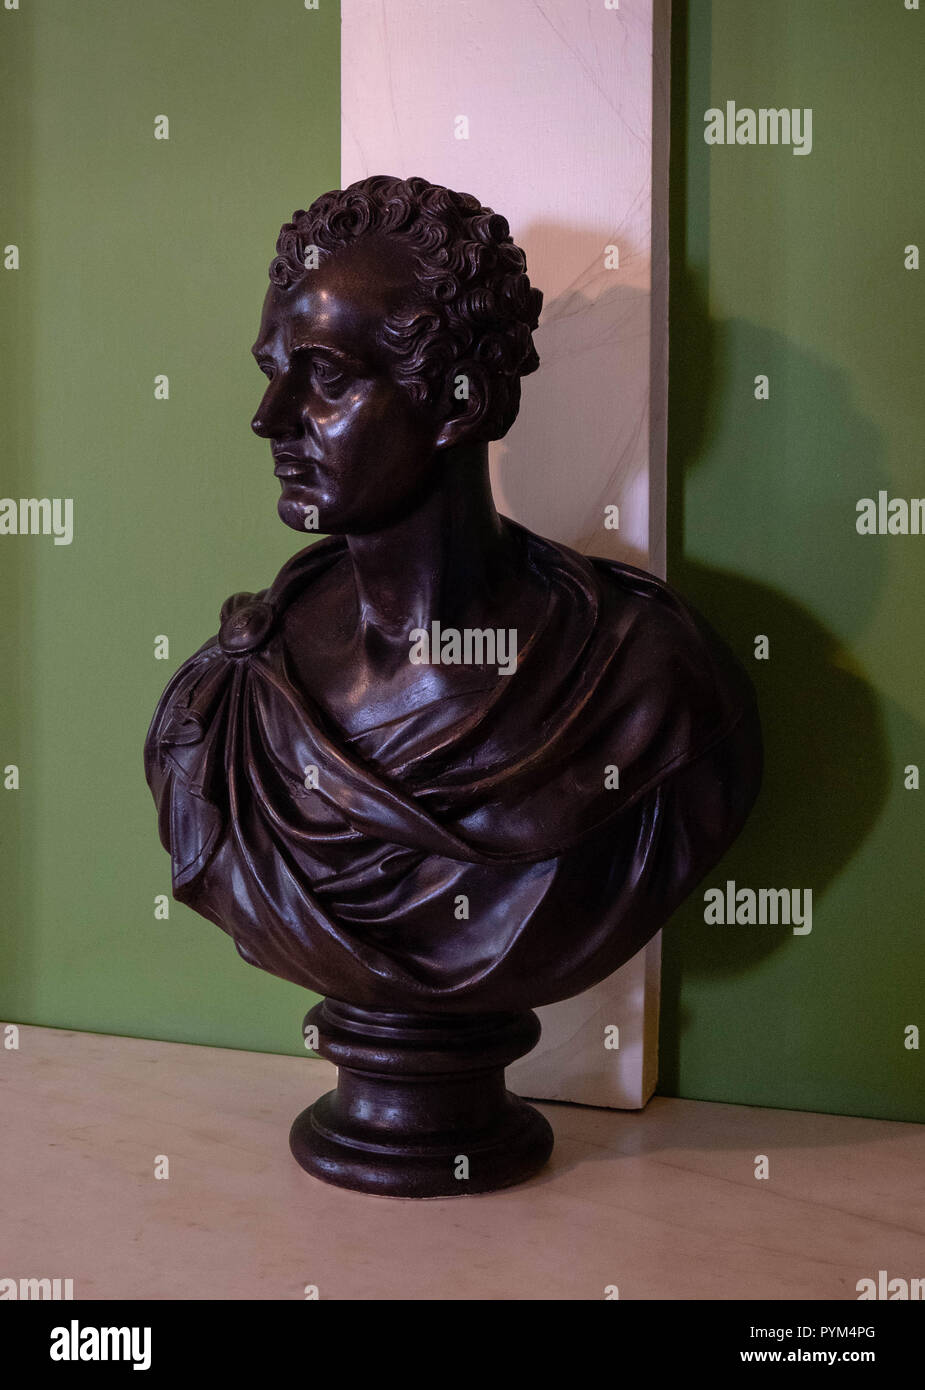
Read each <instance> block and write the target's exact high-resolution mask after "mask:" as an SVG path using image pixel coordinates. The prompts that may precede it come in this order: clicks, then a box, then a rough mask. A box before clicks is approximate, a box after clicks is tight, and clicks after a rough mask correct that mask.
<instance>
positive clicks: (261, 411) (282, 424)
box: [251, 382, 290, 439]
mask: <svg viewBox="0 0 925 1390" xmlns="http://www.w3.org/2000/svg"><path fill="white" fill-rule="evenodd" d="M285 400H286V393H285V392H284V391H282V390H281V389H280V387H279V386H277V384H276V383H275V382H272V383H271V384H270V385H269V386H268V387H267V389H266V391H265V392H264V397H263V400H262V401H261V402H260V404H259V405H258V407H257V412H256V414H255V415H254V418H253V420H251V429H252V430H253V431H254V434H256V435H259V436H260V438H261V439H274V438H276V437H277V436H279V435H286V434H288V433H289V432H290V425H289V424H288V422H287V420H286V419H285V416H286V410H285Z"/></svg>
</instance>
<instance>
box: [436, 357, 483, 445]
mask: <svg viewBox="0 0 925 1390" xmlns="http://www.w3.org/2000/svg"><path fill="white" fill-rule="evenodd" d="M488 393H489V386H488V378H487V377H486V374H485V371H484V369H483V368H482V367H480V366H479V365H478V363H477V362H460V363H458V364H457V365H456V367H455V368H454V370H453V371H452V372H451V374H450V378H449V381H448V382H447V387H446V391H445V393H444V409H445V412H446V416H447V419H446V420H445V421H444V423H443V425H442V427H441V429H440V433H439V434H438V435H437V438H436V441H435V443H434V448H435V449H449V448H452V446H453V445H454V444H462V443H463V442H464V441H465V440H467V439H470V438H471V437H472V434H473V432H474V431H476V430H478V429H480V428H481V426H482V425H483V424H484V422H485V417H486V416H487V414H488V407H489V396H488Z"/></svg>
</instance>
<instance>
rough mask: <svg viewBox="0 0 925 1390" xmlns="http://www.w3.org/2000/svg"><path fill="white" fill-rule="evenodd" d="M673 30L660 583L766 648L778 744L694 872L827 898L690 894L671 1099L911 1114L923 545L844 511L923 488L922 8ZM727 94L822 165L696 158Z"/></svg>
mask: <svg viewBox="0 0 925 1390" xmlns="http://www.w3.org/2000/svg"><path fill="white" fill-rule="evenodd" d="M673 46H674V59H673V73H672V77H673V84H674V86H673V132H672V180H673V183H672V206H673V214H672V228H671V242H672V285H671V322H672V332H671V367H670V380H671V405H670V414H669V496H670V517H669V555H670V560H669V578H670V579H671V581H672V582H673V583H674V584H676V585H677V587H679V588H680V589H681V590H682V591H683V592H684V593H685V594H687V595H688V596H689V597H690V598H691V599H692V600H693V601H694V602H695V603H696V604H698V605H699V606H700V607H701V608H702V609H703V610H704V612H706V613H707V615H708V616H709V617H710V618H711V620H712V621H713V622H714V623H715V625H716V626H717V627H718V628H719V629H720V630H721V631H722V632H723V633H724V634H726V635H727V637H728V638H729V639H730V640H731V641H732V643H733V645H734V646H735V648H736V649H737V650H738V652H739V653H740V654H741V656H742V657H743V659H744V660H745V661H746V663H747V664H748V666H749V668H750V671H751V673H752V675H753V678H754V680H755V683H756V686H757V689H758V692H759V699H760V704H761V711H762V718H763V723H764V728H765V735H766V744H767V761H768V768H767V774H766V786H765V790H764V792H763V794H762V797H761V800H760V802H759V806H758V809H757V811H756V813H755V815H754V817H753V819H752V821H751V823H750V825H749V826H748V827H747V829H746V832H745V833H744V835H743V836H742V838H741V840H740V842H739V844H738V845H737V846H736V847H735V848H734V849H733V851H732V853H731V854H729V855H728V856H727V858H726V860H725V861H724V863H723V864H722V865H721V866H720V867H719V868H718V869H717V870H716V871H715V872H714V873H712V874H711V875H710V876H709V878H708V880H707V882H706V884H705V885H704V888H706V887H709V886H712V885H722V884H725V882H726V880H727V879H733V880H735V882H736V884H737V885H738V886H740V887H751V888H759V887H800V888H807V889H812V891H813V927H812V932H811V934H809V935H806V936H795V935H793V933H792V931H791V930H790V929H789V928H786V927H773V926H747V925H733V926H719V925H709V926H708V925H706V924H705V922H704V902H703V892H702V891H701V892H700V893H699V894H697V895H696V896H695V897H694V898H693V899H692V900H691V901H690V902H689V903H688V904H686V905H685V907H684V908H683V909H682V911H681V912H680V913H679V914H678V915H677V917H676V919H675V922H674V924H673V925H672V927H671V928H670V929H669V930H668V931H667V932H666V934H665V957H666V964H665V977H664V991H665V994H664V1004H663V1026H662V1065H661V1079H660V1089H661V1090H662V1091H663V1092H665V1093H667V1094H680V1095H684V1096H692V1097H701V1098H708V1099H716V1100H733V1101H741V1102H751V1103H755V1104H761V1105H772V1106H785V1107H793V1108H800V1109H814V1110H828V1111H836V1112H844V1113H849V1114H864V1115H872V1116H886V1117H893V1118H902V1119H919V1120H921V1119H925V1085H923V1063H922V1056H923V1054H922V1052H921V1051H916V1050H911V1049H907V1048H906V1047H905V1045H904V1043H905V1034H904V1029H905V1027H906V1026H907V1025H909V1024H916V1025H918V1027H919V1028H925V933H923V926H925V912H923V907H925V903H923V885H925V855H923V826H925V819H923V817H925V808H923V797H925V791H915V790H906V789H905V788H904V776H903V773H904V768H905V767H906V765H908V764H917V765H922V764H925V738H923V725H925V680H923V677H925V661H923V649H925V627H923V593H925V536H913V535H887V536H879V535H874V536H870V535H859V534H858V532H857V530H856V525H855V523H856V519H857V517H856V504H857V502H858V500H859V499H860V498H862V497H873V498H876V497H877V494H878V491H879V490H880V489H886V490H887V492H888V494H889V496H890V497H903V498H910V497H921V496H923V495H925V469H923V438H925V391H923V388H922V361H923V357H922V350H923V345H925V333H923V324H925V315H923V291H922V275H923V273H925V272H922V271H914V270H907V269H905V268H904V248H905V247H906V246H907V245H909V244H920V245H922V244H925V221H923V214H925V204H923V190H925V146H923V140H922V132H923V129H925V121H923V105H925V101H923V95H925V81H923V73H925V61H923V60H925V13H920V12H916V11H908V10H906V9H905V7H904V3H903V0H713V3H712V4H711V3H709V0H690V4H680V5H676V10H675V28H674V34H673ZM728 100H735V102H736V104H737V106H738V107H739V108H741V107H751V108H755V109H757V108H759V107H762V106H769V107H780V106H788V107H798V108H801V109H802V108H806V107H811V108H812V110H813V123H814V131H813V145H814V147H813V150H812V153H811V154H808V155H805V156H796V155H794V154H793V153H792V151H791V149H789V148H784V147H777V148H774V147H772V146H769V145H765V146H749V145H743V146H738V145H736V146H712V147H711V146H708V145H707V144H706V143H705V141H704V130H705V124H704V113H705V112H706V111H707V110H708V109H709V108H711V107H724V106H725V103H726V102H727V101H728ZM759 374H766V375H767V376H768V377H769V378H770V398H769V399H768V400H767V401H758V400H756V399H755V394H754V391H755V387H754V379H755V377H756V376H757V375H759ZM757 634H765V635H767V636H768V637H769V639H770V659H769V660H767V661H758V660H755V659H754V656H753V651H754V638H755V636H756V635H757Z"/></svg>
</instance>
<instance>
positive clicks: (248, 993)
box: [0, 0, 340, 1051]
mask: <svg viewBox="0 0 925 1390" xmlns="http://www.w3.org/2000/svg"><path fill="white" fill-rule="evenodd" d="M0 50H2V60H0V61H2V65H3V68H2V80H3V96H2V97H0V101H2V103H3V109H4V112H5V122H4V129H5V132H6V134H5V138H4V165H5V170H6V175H7V178H6V183H7V188H6V196H5V197H4V200H3V209H2V215H0V217H2V221H0V243H2V245H4V246H6V245H9V244H11V243H15V244H17V245H18V246H19V248H20V254H21V268H20V269H19V270H18V271H0V296H2V300H0V305H2V321H3V330H2V332H3V347H4V349H5V354H4V361H5V367H4V372H3V378H2V383H0V391H2V410H3V416H4V424H5V440H6V447H5V449H4V455H3V461H2V470H0V478H2V482H0V494H2V495H3V496H5V497H17V498H18V497H20V496H35V497H45V496H47V497H62V498H63V497H73V498H74V501H75V534H74V540H73V543H72V544H71V545H69V546H66V545H61V546H55V545H54V544H53V542H52V539H51V537H47V536H19V537H10V536H4V537H0V566H2V584H3V621H2V625H0V633H2V642H3V650H2V653H0V660H2V662H3V677H2V684H3V699H2V726H0V764H2V765H3V766H6V765H8V764H10V763H15V764H18V765H19V768H20V773H21V787H20V790H18V791H11V790H0V815H2V824H0V831H2V836H3V853H2V865H3V869H2V872H3V904H4V913H3V928H2V933H0V1017H2V1018H7V1019H14V1020H18V1021H23V1022H30V1023H45V1024H54V1025H56V1026H59V1027H70V1028H77V1029H89V1030H94V1031H100V1032H112V1033H124V1034H134V1035H139V1036H142V1037H152V1038H171V1039H176V1040H179V1041H188V1042H205V1043H218V1044H223V1045H227V1046H236V1047H245V1048H256V1049H268V1050H271V1049H279V1050H292V1051H299V1050H300V1047H301V1039H300V1024H301V1018H302V1014H303V1012H304V1010H305V1008H306V1007H307V997H306V995H305V992H304V991H302V990H299V989H297V988H295V987H294V986H289V985H286V984H284V983H282V982H281V981H278V980H275V979H272V978H271V977H270V976H267V975H264V974H263V973H262V972H260V971H258V970H254V969H253V968H252V967H249V966H247V965H245V964H244V962H243V961H241V960H240V959H239V957H238V956H237V954H236V953H235V950H234V948H233V946H232V945H231V943H230V942H229V940H228V938H227V937H226V936H224V935H223V934H222V933H221V932H219V931H217V930H216V929H215V928H214V927H212V926H211V925H210V924H208V923H206V922H203V921H202V919H201V918H198V917H197V916H196V915H195V914H194V913H192V912H191V911H189V910H188V909H186V908H184V907H182V906H180V905H179V904H177V903H171V906H170V917H169V920H168V921H158V920H156V919H155V916H154V899H155V896H156V895H157V894H161V893H169V891H170V862H169V859H168V858H167V855H166V854H165V853H164V851H163V850H162V849H161V847H160V844H159V843H158V839H157V832H156V818H155V813H154V805H153V802H152V800H151V797H150V794H149V792H148V789H147V787H146V785H145V780H144V775H143V771H142V757H141V750H142V744H143V741H144V736H145V732H146V729H147V724H148V720H149V719H150V717H151V714H152V713H153V710H154V705H155V702H156V700H157V698H158V696H159V694H160V692H161V690H162V689H163V686H164V685H165V683H166V681H167V679H168V677H169V675H170V674H171V672H172V671H173V670H175V669H176V667H177V666H178V665H179V663H180V662H181V661H182V660H183V659H184V658H185V657H186V656H188V655H189V654H190V652H192V651H193V650H195V648H196V647H197V646H199V645H200V644H201V642H202V641H204V640H205V638H206V637H208V636H209V635H210V634H212V633H213V632H215V631H216V630H217V626H218V611H219V606H220V604H221V602H222V601H223V599H224V598H226V597H227V596H228V594H230V593H232V592H234V591H235V590H238V589H246V588H254V589H256V588H260V587H262V586H263V585H264V584H266V583H267V582H268V580H270V579H271V578H272V577H273V575H274V574H275V573H276V571H277V569H278V568H279V566H280V564H281V563H282V562H283V560H284V559H285V558H286V557H287V556H288V555H289V554H290V553H291V552H292V550H293V544H292V534H291V532H288V531H287V530H286V529H285V528H284V527H283V526H282V525H281V524H280V522H279V521H278V519H277V517H276V510H275V498H276V493H277V489H276V484H275V482H274V480H273V477H272V471H271V463H270V460H269V456H268V453H267V447H266V443H265V442H263V441H261V440H258V439H256V438H255V437H254V436H253V435H252V434H251V431H250V428H249V421H250V417H251V414H252V413H253V410H254V408H255V407H256V404H257V402H258V401H259V399H260V396H261V393H262V391H261V382H262V381H263V378H262V377H261V376H260V373H259V372H258V370H257V367H256V366H255V365H254V362H253V360H252V358H251V357H250V353H249V349H250V345H251V343H252V342H253V341H254V338H255V336H256V333H257V326H258V322H259V316H260V306H261V302H262V299H263V295H264V292H265V288H266V285H267V266H268V265H269V263H270V260H271V259H272V256H273V253H274V244H275V240H276V235H277V232H278V230H279V227H280V224H281V223H282V222H283V221H285V220H286V219H287V218H288V217H289V216H290V215H291V213H292V211H293V209H294V208H296V207H304V206H306V205H307V203H308V202H309V201H311V199H312V198H314V197H315V196H317V194H319V193H321V192H323V191H324V190H325V189H327V188H331V187H336V186H337V185H338V183H339V178H340V149H339V139H340V117H339V64H340V58H339V15H338V10H337V6H336V5H335V4H326V3H323V4H322V6H321V9H320V10H319V11H317V12H313V11H308V10H306V9H305V8H304V7H303V6H302V4H301V3H299V4H295V3H293V0H261V3H260V4H256V5H245V4H240V5H232V4H230V3H228V0H195V3H192V2H191V0H157V3H150V4H149V3H144V0H82V3H80V4H76V3H74V0H22V6H21V9H20V10H19V11H7V10H3V9H0ZM159 115H167V116H168V117H169V122H170V124H169V136H170V138H169V140H156V139H155V138H154V121H155V117H156V116H159ZM160 373H166V374H167V376H168V378H169V390H170V397H169V400H166V401H158V400H155V397H154V378H155V376H156V375H158V374H160ZM160 634H164V635H166V636H168V637H169V639H170V659H169V661H161V660H155V659H154V639H155V637H157V636H158V635H160Z"/></svg>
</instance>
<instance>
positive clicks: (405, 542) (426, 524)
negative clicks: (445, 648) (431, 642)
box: [347, 444, 514, 643]
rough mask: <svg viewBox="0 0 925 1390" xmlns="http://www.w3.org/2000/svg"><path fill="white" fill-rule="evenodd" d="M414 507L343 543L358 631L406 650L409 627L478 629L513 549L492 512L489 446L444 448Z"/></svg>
mask: <svg viewBox="0 0 925 1390" xmlns="http://www.w3.org/2000/svg"><path fill="white" fill-rule="evenodd" d="M435 466H436V469H437V481H436V483H435V485H434V487H433V488H432V489H431V490H430V491H429V492H428V493H427V494H426V495H425V496H424V497H423V499H422V500H421V502H420V504H419V505H418V507H417V508H416V509H415V510H414V511H413V512H412V513H410V515H408V516H406V517H403V518H402V520H401V521H399V522H397V523H396V524H395V525H394V526H392V527H389V528H387V529H386V530H384V531H377V532H376V533H375V535H369V536H348V537H347V544H348V548H349V552H350V557H351V560H352V561H353V570H354V579H355V582H356V591H357V600H358V603H359V610H360V624H361V627H362V628H363V629H364V630H365V631H366V632H367V633H368V632H369V630H370V629H373V630H375V631H376V632H377V633H378V634H379V635H381V636H382V637H385V638H386V639H394V640H397V641H400V642H403V643H407V634H408V632H409V631H410V629H411V628H415V627H427V626H428V624H429V623H431V622H433V621H435V620H436V621H438V622H440V623H441V624H442V625H444V626H450V627H466V626H478V625H479V624H478V618H479V615H480V614H482V613H484V612H486V611H487V610H489V609H490V608H491V606H492V596H493V594H496V593H497V589H498V587H499V585H500V584H501V583H502V581H503V578H504V575H505V573H506V572H508V573H509V570H510V564H511V559H512V551H513V548H514V547H513V542H512V539H511V537H510V534H509V532H508V531H507V530H506V528H505V527H504V526H503V524H502V522H501V518H500V517H499V516H498V513H497V511H496V509H495V504H494V501H493V499H492V495H491V486H490V483H489V478H488V446H487V445H484V444H481V445H470V446H468V447H463V446H459V447H457V448H456V449H448V450H447V451H446V452H445V453H444V454H442V456H439V457H438V458H437V459H436V460H435Z"/></svg>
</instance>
